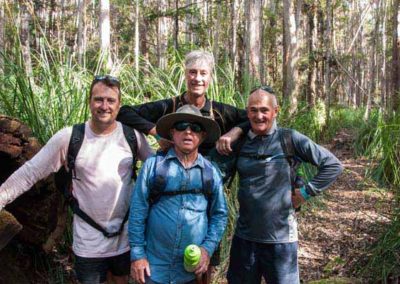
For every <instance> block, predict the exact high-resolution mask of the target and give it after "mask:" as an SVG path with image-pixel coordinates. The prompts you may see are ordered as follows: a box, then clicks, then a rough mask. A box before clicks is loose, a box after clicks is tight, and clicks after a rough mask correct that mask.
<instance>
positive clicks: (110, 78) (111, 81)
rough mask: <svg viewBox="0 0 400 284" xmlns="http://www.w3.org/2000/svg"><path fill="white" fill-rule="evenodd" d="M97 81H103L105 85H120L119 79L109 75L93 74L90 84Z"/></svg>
mask: <svg viewBox="0 0 400 284" xmlns="http://www.w3.org/2000/svg"><path fill="white" fill-rule="evenodd" d="M97 82H104V83H106V84H107V85H111V86H117V87H118V88H119V86H120V83H119V80H118V79H117V78H116V77H114V76H111V75H96V76H94V79H93V82H92V84H94V83H97Z"/></svg>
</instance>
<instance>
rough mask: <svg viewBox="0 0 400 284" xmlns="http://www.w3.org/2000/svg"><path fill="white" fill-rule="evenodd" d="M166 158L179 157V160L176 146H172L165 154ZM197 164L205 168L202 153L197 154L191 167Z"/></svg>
mask: <svg viewBox="0 0 400 284" xmlns="http://www.w3.org/2000/svg"><path fill="white" fill-rule="evenodd" d="M165 159H177V160H178V161H179V159H178V156H177V155H176V152H175V149H174V148H170V149H169V150H168V153H167V155H166V156H165ZM179 163H180V161H179ZM196 166H198V167H200V168H203V169H204V158H203V156H202V155H201V154H200V153H198V154H197V158H196V161H194V163H193V165H192V166H191V167H190V168H193V167H196Z"/></svg>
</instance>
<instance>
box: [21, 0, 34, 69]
mask: <svg viewBox="0 0 400 284" xmlns="http://www.w3.org/2000/svg"><path fill="white" fill-rule="evenodd" d="M27 5H28V3H27V1H22V0H20V7H21V30H20V33H19V37H20V41H21V51H22V57H23V59H24V62H23V64H24V66H25V72H26V74H27V76H28V77H31V75H32V60H31V48H30V31H29V22H30V20H31V15H30V13H29V11H28V6H27Z"/></svg>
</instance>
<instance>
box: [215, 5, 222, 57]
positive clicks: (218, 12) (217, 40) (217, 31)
mask: <svg viewBox="0 0 400 284" xmlns="http://www.w3.org/2000/svg"><path fill="white" fill-rule="evenodd" d="M215 4H216V5H217V7H218V8H217V17H216V20H215V22H214V24H213V26H217V27H215V28H214V35H213V38H214V40H213V55H214V60H215V63H216V64H217V63H218V58H219V41H220V28H219V26H220V25H221V24H222V23H221V20H222V18H221V10H222V7H221V4H222V3H221V1H220V0H217V1H215Z"/></svg>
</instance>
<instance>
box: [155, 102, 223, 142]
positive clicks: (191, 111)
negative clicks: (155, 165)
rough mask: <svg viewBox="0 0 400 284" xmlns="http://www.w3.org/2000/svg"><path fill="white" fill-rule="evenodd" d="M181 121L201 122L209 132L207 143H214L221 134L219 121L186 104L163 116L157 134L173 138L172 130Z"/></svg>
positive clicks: (157, 126) (159, 121) (157, 125)
mask: <svg viewBox="0 0 400 284" xmlns="http://www.w3.org/2000/svg"><path fill="white" fill-rule="evenodd" d="M180 121H184V122H197V123H199V124H200V125H201V126H202V127H203V129H204V130H205V132H206V133H207V136H206V139H205V140H204V141H203V142H205V143H214V142H215V141H217V139H218V138H219V136H221V130H220V129H219V126H218V123H216V122H215V121H214V120H212V119H211V118H208V117H206V116H203V115H202V114H201V112H200V110H199V109H198V108H197V107H195V106H193V105H184V106H182V107H180V108H178V109H177V110H176V112H174V113H170V114H166V115H164V116H163V117H161V118H160V119H159V120H158V121H157V124H156V130H157V134H158V135H160V136H161V137H162V138H165V139H171V136H170V130H171V128H172V127H173V126H174V124H175V123H177V122H180Z"/></svg>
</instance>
